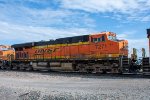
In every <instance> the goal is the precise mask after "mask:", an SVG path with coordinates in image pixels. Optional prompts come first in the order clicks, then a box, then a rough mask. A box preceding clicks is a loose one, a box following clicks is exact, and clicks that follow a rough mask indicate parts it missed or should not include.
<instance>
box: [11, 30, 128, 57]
mask: <svg viewBox="0 0 150 100" xmlns="http://www.w3.org/2000/svg"><path fill="white" fill-rule="evenodd" d="M73 40H74V41H75V42H73ZM13 47H14V48H15V50H16V60H51V59H64V60H65V59H103V58H118V57H119V56H128V48H127V47H128V42H127V41H125V40H117V39H116V34H115V33H112V32H102V33H99V34H95V35H84V36H76V37H69V38H61V39H56V40H55V41H43V42H42V41H41V42H33V43H27V44H22V45H21V44H18V45H13Z"/></svg>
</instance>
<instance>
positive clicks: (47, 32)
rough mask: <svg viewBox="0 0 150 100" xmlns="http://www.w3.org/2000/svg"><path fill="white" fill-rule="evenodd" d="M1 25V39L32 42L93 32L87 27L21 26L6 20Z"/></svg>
mask: <svg viewBox="0 0 150 100" xmlns="http://www.w3.org/2000/svg"><path fill="white" fill-rule="evenodd" d="M0 27H1V28H0V37H1V41H3V40H5V41H10V40H18V41H20V42H31V41H40V40H49V39H56V38H61V37H66V36H67V37H69V36H77V35H83V34H90V33H89V32H92V31H91V30H89V29H86V28H68V29H64V28H63V29H58V28H49V27H32V26H20V25H14V24H11V23H5V22H0Z"/></svg>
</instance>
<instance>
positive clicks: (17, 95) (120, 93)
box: [0, 71, 150, 100]
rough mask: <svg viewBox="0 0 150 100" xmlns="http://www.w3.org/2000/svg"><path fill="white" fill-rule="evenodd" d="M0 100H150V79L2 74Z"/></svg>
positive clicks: (3, 72)
mask: <svg viewBox="0 0 150 100" xmlns="http://www.w3.org/2000/svg"><path fill="white" fill-rule="evenodd" d="M0 100H150V79H148V78H130V77H115V76H113V77H112V76H92V75H77V74H64V73H44V72H41V73H36V72H15V71H0Z"/></svg>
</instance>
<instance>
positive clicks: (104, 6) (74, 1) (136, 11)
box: [61, 0, 150, 21]
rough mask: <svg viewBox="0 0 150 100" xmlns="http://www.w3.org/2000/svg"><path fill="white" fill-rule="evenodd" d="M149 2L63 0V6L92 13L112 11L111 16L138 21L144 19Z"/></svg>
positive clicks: (142, 0) (148, 8)
mask: <svg viewBox="0 0 150 100" xmlns="http://www.w3.org/2000/svg"><path fill="white" fill-rule="evenodd" d="M149 4H150V0H149V1H146V0H61V5H62V8H66V9H74V10H82V11H86V12H90V13H106V12H107V13H108V12H110V13H112V14H111V16H109V17H110V18H116V17H117V18H116V19H118V20H120V19H122V18H126V19H128V20H138V21H144V20H142V18H143V17H144V16H145V15H147V12H148V11H149V10H150V7H149ZM122 14H123V15H122Z"/></svg>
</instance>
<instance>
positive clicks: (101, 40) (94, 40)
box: [92, 36, 105, 43]
mask: <svg viewBox="0 0 150 100" xmlns="http://www.w3.org/2000/svg"><path fill="white" fill-rule="evenodd" d="M92 42H93V43H97V42H105V36H102V37H99V38H92Z"/></svg>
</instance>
